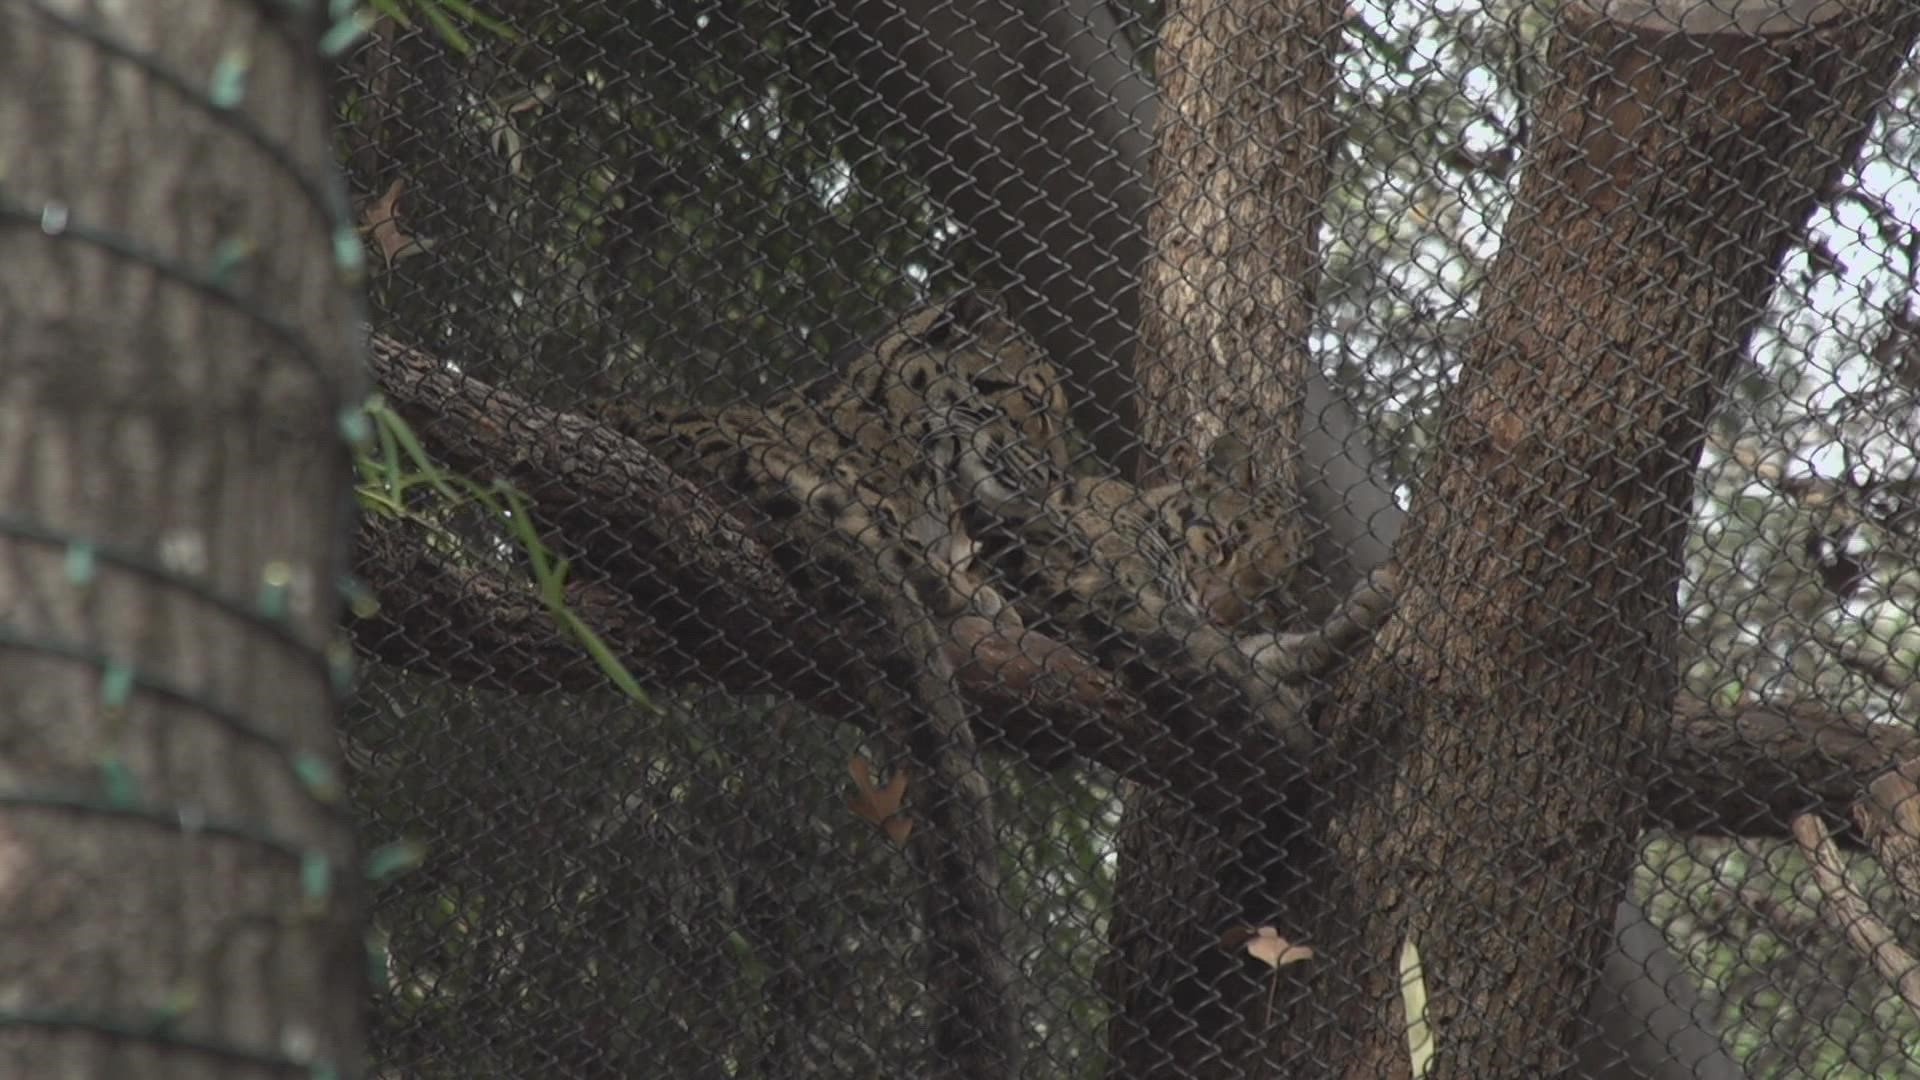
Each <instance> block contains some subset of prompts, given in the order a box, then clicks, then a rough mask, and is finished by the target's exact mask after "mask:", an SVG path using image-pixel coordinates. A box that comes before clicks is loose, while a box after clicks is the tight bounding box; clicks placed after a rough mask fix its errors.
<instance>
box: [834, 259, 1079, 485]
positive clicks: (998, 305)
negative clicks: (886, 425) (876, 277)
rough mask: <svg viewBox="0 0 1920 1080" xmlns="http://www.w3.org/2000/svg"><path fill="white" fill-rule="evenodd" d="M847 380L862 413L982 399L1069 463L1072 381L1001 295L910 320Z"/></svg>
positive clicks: (879, 341) (900, 412)
mask: <svg viewBox="0 0 1920 1080" xmlns="http://www.w3.org/2000/svg"><path fill="white" fill-rule="evenodd" d="M845 381H846V385H847V386H848V387H849V389H851V390H852V391H853V392H854V393H855V394H856V395H857V396H858V398H859V399H861V401H862V403H863V407H865V408H867V409H869V410H872V409H881V410H884V411H886V412H888V413H890V414H892V415H893V416H895V417H901V416H907V415H911V414H912V413H913V412H914V411H916V410H917V409H918V407H919V406H921V405H923V404H933V405H950V404H956V403H958V399H959V398H962V397H965V396H968V395H972V396H975V397H977V398H979V399H980V400H982V401H984V402H985V403H986V404H988V405H990V406H992V407H993V408H995V409H996V410H998V411H999V413H1000V414H1002V415H1004V416H1005V417H1006V418H1007V419H1008V420H1009V421H1011V422H1012V423H1013V424H1014V426H1015V427H1016V428H1018V430H1019V431H1020V433H1021V435H1022V436H1023V437H1024V438H1025V440H1026V441H1027V443H1028V444H1029V446H1030V447H1031V448H1032V449H1033V450H1034V451H1035V452H1037V453H1040V454H1042V455H1043V456H1044V457H1046V458H1048V459H1049V460H1051V461H1052V462H1053V463H1054V464H1056V465H1057V466H1059V467H1060V468H1061V469H1065V468H1066V466H1067V464H1068V460H1069V458H1068V454H1069V450H1068V443H1067V432H1068V430H1069V420H1068V409H1067V395H1066V387H1065V376H1064V374H1063V373H1062V372H1061V371H1060V369H1059V368H1057V367H1055V366H1054V365H1053V363H1052V362H1051V361H1049V360H1048V359H1047V357H1046V353H1045V352H1044V351H1043V350H1042V349H1041V347H1040V344H1039V343H1038V342H1036V341H1035V340H1034V339H1033V338H1032V337H1031V336H1030V335H1029V334H1027V333H1026V331H1024V330H1022V329H1021V328H1020V327H1019V326H1018V325H1017V324H1016V323H1015V322H1014V321H1013V319H1012V316H1011V315H1010V314H1009V313H1008V312H1007V309H1006V307H1005V305H1004V303H1003V302H1002V301H1001V299H1000V298H999V296H998V295H996V294H994V293H991V292H982V291H974V292H966V293H961V294H960V295H958V296H954V297H952V298H950V299H948V300H945V301H942V302H940V303H936V304H930V305H928V306H926V307H923V308H920V309H918V310H916V311H913V312H911V313H909V314H907V315H906V316H904V317H903V318H901V319H900V320H899V321H898V322H896V323H895V324H894V325H893V326H892V327H890V328H889V329H888V330H887V331H885V332H884V333H882V334H881V335H880V336H879V337H878V338H876V339H874V341H873V342H872V344H871V345H870V346H869V347H868V348H867V349H866V350H864V352H863V353H862V354H861V355H859V356H856V357H855V359H854V360H853V361H852V363H850V364H849V365H848V367H847V373H846V376H845ZM942 399H947V400H942Z"/></svg>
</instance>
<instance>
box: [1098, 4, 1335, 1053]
mask: <svg viewBox="0 0 1920 1080" xmlns="http://www.w3.org/2000/svg"><path fill="white" fill-rule="evenodd" d="M1342 15H1343V10H1342V8H1341V6H1340V5H1338V4H1329V3H1321V2H1318V0H1304V2H1297V0H1296V2H1283V3H1276V2H1273V0H1203V2H1198V3H1176V4H1172V5H1169V8H1168V10H1167V14H1166V18H1165V20H1164V22H1163V24H1162V28H1161V40H1160V51H1159V72H1160V83H1161V92H1162V93H1163V94H1164V95H1165V98H1166V100H1167V102H1169V103H1170V107H1168V108H1165V109H1162V110H1160V113H1159V115H1160V121H1161V122H1160V126H1159V132H1158V134H1159V154H1158V156H1157V157H1156V159H1155V162H1154V180H1155V184H1154V188H1155V190H1156V191H1157V192H1158V193H1159V196H1160V201H1159V203H1158V205H1157V206H1156V207H1155V210H1154V213H1153V214H1152V216H1151V217H1150V218H1149V222H1148V230H1147V236H1148V242H1149V246H1150V247H1151V249H1152V251H1153V255H1152V257H1151V258H1150V259H1149V261H1148V263H1147V266H1146V268H1145V273H1144V285H1143V289H1142V291H1141V304H1142V315H1143V318H1142V326H1141V331H1142V338H1141V343H1140V349H1139V351H1138V353H1137V354H1136V355H1137V359H1136V361H1135V365H1136V374H1137V377H1138V380H1139V383H1140V387H1141V394H1140V405H1141V408H1140V429H1141V434H1142V439H1143V449H1144V453H1143V455H1142V456H1143V458H1144V460H1145V462H1146V463H1147V465H1146V466H1145V468H1143V475H1145V476H1146V477H1148V478H1150V479H1154V480H1158V479H1163V478H1179V479H1190V478H1193V477H1194V476H1195V474H1196V473H1198V472H1200V471H1202V470H1203V468H1204V466H1203V465H1202V464H1201V463H1202V462H1203V461H1205V460H1206V459H1207V458H1208V456H1209V455H1210V453H1211V452H1212V450H1213V443H1214V441H1215V440H1216V439H1218V438H1219V437H1220V436H1222V435H1223V434H1226V433H1232V435H1233V437H1235V438H1236V439H1238V440H1239V441H1240V442H1242V443H1243V444H1245V446H1244V448H1245V449H1246V450H1247V451H1249V452H1250V460H1251V463H1252V465H1253V469H1252V470H1251V472H1252V474H1253V475H1250V476H1248V477H1245V478H1244V479H1243V480H1242V482H1243V483H1247V484H1249V486H1256V485H1260V484H1264V485H1271V486H1272V487H1273V488H1275V489H1278V490H1280V491H1284V492H1298V491H1299V490H1300V485H1299V478H1298V472H1299V470H1298V463H1299V457H1298V449H1299V445H1300V438H1299V433H1300V429H1301V426H1302V423H1301V421H1302V417H1301V402H1300V401H1299V400H1298V398H1299V393H1300V390H1301V388H1302V387H1303V386H1304V385H1305V382H1306V376H1307V372H1308V370H1309V369H1310V368H1313V367H1314V366H1315V365H1314V363H1313V360H1312V357H1311V355H1310V354H1309V352H1308V349H1307V339H1308V334H1309V332H1310V330H1311V328H1312V322H1313V286H1314V282H1315V281H1316V280H1317V277H1318V274H1317V271H1318V265H1317V263H1318V255H1319V246H1318V243H1317V238H1318V236H1319V223H1320V207H1321V202H1322V199H1323V198H1324V196H1325V194H1326V188H1327V183H1328V178H1329V175H1330V171H1331V170H1330V168H1329V161H1328V158H1327V154H1328V152H1329V151H1330V149H1331V147H1332V145H1333V138H1334V135H1335V123H1334V119H1335V118H1334V116H1333V114H1332V111H1331V109H1330V108H1329V103H1330V101H1331V89H1332V86H1333V79H1334V73H1333V56H1334V53H1333V48H1334V44H1335V42H1334V39H1335V38H1336V37H1337V35H1338V28H1339V22H1340V19H1341V18H1342ZM1296 521H1300V522H1301V525H1302V527H1301V528H1300V529H1299V531H1296V532H1295V533H1294V534H1293V535H1291V536H1288V537H1285V538H1284V540H1283V541H1282V542H1283V543H1285V544H1286V545H1287V546H1288V547H1289V548H1290V549H1291V552H1292V554H1293V556H1294V557H1296V558H1298V557H1300V556H1301V555H1304V554H1305V551H1304V548H1305V546H1306V543H1305V534H1304V528H1303V526H1304V521H1303V519H1301V518H1299V517H1298V516H1296ZM1302 584H1303V585H1304V584H1305V583H1304V582H1303V583H1302ZM1305 592H1306V590H1305V589H1297V590H1296V593H1299V594H1304V593H1305ZM1208 764H1213V763H1208ZM1293 780H1294V778H1291V777H1278V776H1276V777H1273V778H1272V782H1271V784H1270V785H1268V786H1267V787H1266V788H1265V789H1264V790H1260V789H1252V790H1249V792H1248V798H1247V800H1246V802H1245V803H1244V804H1242V805H1239V806H1235V807H1234V808H1232V810H1231V811H1230V812H1229V813H1228V814H1226V815H1221V814H1217V813H1207V812H1205V811H1204V810H1202V809H1200V808H1196V807H1195V806H1193V805H1191V804H1189V803H1187V802H1185V801H1183V800H1180V799H1177V798H1175V797H1173V796H1171V795H1169V794H1166V793H1163V792H1154V791H1148V790H1135V791H1134V792H1133V793H1132V794H1131V796H1130V797H1129V799H1128V801H1127V812H1126V820H1125V825H1124V828H1123V830H1122V834H1121V839H1120V860H1121V868H1122V869H1121V874H1120V878H1119V882H1118V885H1117V888H1116V892H1115V897H1114V911H1113V916H1112V922H1111V923H1110V927H1109V933H1108V939H1109V943H1110V946H1111V952H1110V954H1109V956H1108V958H1107V963H1106V967H1105V970H1104V971H1103V979H1102V981H1103V983H1104V984H1105V986H1104V988H1105V991H1106V994H1107V997H1108V998H1109V1000H1111V1001H1112V1002H1113V1006H1114V1018H1113V1020H1112V1021H1111V1022H1110V1024H1109V1026H1108V1046H1109V1053H1110V1055H1111V1057H1110V1061H1109V1075H1112V1076H1128V1077H1145V1076H1158V1075H1166V1073H1167V1071H1168V1067H1169V1065H1170V1064H1171V1065H1173V1066H1177V1067H1178V1068H1179V1069H1180V1070H1181V1071H1182V1072H1183V1073H1184V1074H1187V1075H1195V1076H1254V1075H1261V1074H1262V1073H1263V1072H1264V1071H1266V1067H1265V1066H1264V1065H1263V1064H1262V1058H1263V1057H1264V1056H1265V1054H1266V1052H1267V1050H1268V1047H1269V1043H1270V1042H1271V1040H1269V1039H1267V1038H1266V1036H1265V1032H1264V1031H1263V1030H1262V1026H1261V1024H1260V1022H1259V1015H1258V1014H1257V1013H1256V1014H1254V1015H1252V1016H1251V1017H1250V1016H1248V1015H1246V1014H1245V1013H1244V1011H1243V1009H1244V1006H1245V1005H1246V1004H1247V1003H1248V1002H1258V1003H1261V1004H1262V1006H1263V1007H1264V996H1263V995H1261V994H1259V993H1258V989H1259V986H1260V985H1261V980H1260V977H1259V976H1260V970H1259V968H1258V965H1256V964H1254V963H1251V962H1249V959H1248V957H1247V956H1246V955H1245V954H1243V953H1237V952H1229V951H1227V950H1225V949H1222V948H1220V947H1219V944H1218V943H1219V940H1220V936H1221V932H1222V931H1223V930H1225V929H1227V928H1229V927H1231V926H1235V925H1249V924H1254V925H1257V924H1260V923H1264V922H1266V921H1267V919H1266V918H1265V917H1264V913H1265V912H1266V911H1268V910H1271V909H1272V908H1274V907H1275V906H1277V900H1276V899H1274V898H1269V897H1263V896H1261V895H1259V894H1260V892H1261V891H1262V890H1263V889H1264V888H1265V887H1267V886H1269V885H1270V884H1273V883H1275V882H1278V881H1281V880H1283V879H1284V874H1282V873H1281V872H1280V871H1281V870H1282V869H1283V868H1284V867H1285V865H1286V864H1285V863H1284V862H1282V861H1281V860H1282V858H1283V856H1284V854H1285V850H1284V848H1283V847H1281V846H1279V844H1277V843H1276V841H1278V840H1281V839H1284V838H1283V837H1276V836H1275V835H1273V833H1272V830H1271V829H1269V828H1268V827H1267V826H1268V823H1269V821H1270V820H1271V819H1272V818H1273V817H1274V808H1275V807H1277V806H1279V805H1280V804H1281V803H1282V801H1283V795H1282V792H1283V790H1284V787H1285V785H1287V784H1289V783H1291V782H1292V781H1293ZM1290 884H1298V883H1297V882H1293V883H1290ZM1283 932H1286V931H1285V930H1283Z"/></svg>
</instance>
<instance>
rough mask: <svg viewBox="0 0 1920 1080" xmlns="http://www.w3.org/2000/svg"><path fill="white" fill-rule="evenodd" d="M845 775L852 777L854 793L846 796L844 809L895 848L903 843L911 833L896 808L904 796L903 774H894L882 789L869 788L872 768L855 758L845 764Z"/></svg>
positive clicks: (905, 778) (911, 828)
mask: <svg viewBox="0 0 1920 1080" xmlns="http://www.w3.org/2000/svg"><path fill="white" fill-rule="evenodd" d="M847 771H848V772H849V773H851V774H853V784H854V787H855V788H857V789H858V790H856V791H855V792H854V793H853V794H852V795H849V796H847V809H849V810H851V811H853V812H854V813H856V814H858V815H860V816H861V817H863V818H865V819H867V820H868V821H869V822H872V823H873V824H874V825H875V826H876V827H878V828H879V829H881V830H882V831H884V832H885V833H886V834H887V837H888V838H889V839H891V840H892V841H893V842H894V843H895V844H904V843H906V842H907V836H908V834H910V833H911V832H913V822H912V821H911V820H910V819H909V818H907V816H906V815H904V814H902V813H900V804H901V803H902V802H903V801H905V799H906V795H907V770H905V769H897V770H895V771H894V774H893V776H892V777H891V778H889V779H888V780H887V783H886V786H884V787H875V786H874V785H873V770H872V766H870V765H868V764H867V759H866V758H863V757H859V756H855V757H853V758H852V759H850V760H848V762H847Z"/></svg>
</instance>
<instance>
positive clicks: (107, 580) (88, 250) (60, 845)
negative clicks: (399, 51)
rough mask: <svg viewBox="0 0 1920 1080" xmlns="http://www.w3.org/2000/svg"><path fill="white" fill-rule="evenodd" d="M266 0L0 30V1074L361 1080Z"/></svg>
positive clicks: (315, 265)
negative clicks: (351, 1077) (330, 1073)
mask: <svg viewBox="0 0 1920 1080" xmlns="http://www.w3.org/2000/svg"><path fill="white" fill-rule="evenodd" d="M282 7H283V6H282V5H271V4H259V3H245V2H241V0H229V2H225V3H177V2H176V3H161V2H148V3H138V4H101V3H78V2H66V3H52V2H46V3H38V4H23V3H7V4H4V5H0V242H3V243H4V246H5V249H6V252H7V258H6V260H5V261H4V263H0V463H3V464H0V492H4V495H0V500H3V501H4V503H5V508H6V509H5V518H4V522H0V551H3V552H4V557H0V611H4V612H5V613H6V615H5V618H6V622H5V624H4V626H3V627H0V635H4V646H3V647H0V685H3V686H5V687H6V688H7V692H6V700H7V704H6V706H5V707H4V717H5V718H4V722H3V723H0V730H4V731H5V733H6V743H5V753H4V756H0V789H3V790H4V792H5V794H4V796H0V806H4V812H3V816H0V868H3V869H0V934H3V935H4V937H0V942H4V944H3V945H0V985H4V986H6V987H7V988H8V1004H7V1006H6V1010H7V1021H6V1029H5V1030H6V1036H5V1038H4V1039H0V1074H5V1075H8V1076H96V1075H97V1076H108V1075H111V1076H155V1077H161V1076H180V1077H185V1076H194V1077H268V1076H272V1077H284V1076H288V1075H291V1074H293V1073H294V1072H300V1073H302V1074H303V1075H304V1074H305V1073H306V1071H308V1070H309V1069H312V1070H313V1071H314V1072H315V1074H316V1075H317V1074H318V1072H319V1071H320V1067H321V1066H330V1067H331V1068H332V1069H333V1070H335V1071H338V1072H340V1073H341V1074H342V1075H347V1074H353V1073H357V1072H358V1071H359V1069H360V1067H361V1064H362V1062H361V1057H362V1046H363V1030H362V1012H363V1010H364V1008H365V980H366V953H365V950H364V947H363V945H362V942H361V923H360V918H359V916H360V911H361V908H360V903H359V899H360V895H359V894H360V889H359V887H358V884H359V874H360V872H359V866H358V863H357V861H356V859H355V852H354V846H353V843H352V836H351V831H350V828H349V819H348V818H347V816H346V811H345V808H344V807H342V806H341V805H340V803H339V802H338V787H337V781H336V780H335V779H333V778H332V777H331V776H329V773H330V772H331V771H332V763H333V762H334V761H335V760H336V758H337V746H336V743H335V738H334V732H333V724H332V721H333V716H334V707H335V704H336V702H335V696H334V695H335V691H336V680H335V678H334V677H333V675H332V673H331V667H330V664H329V663H328V660H327V656H328V653H327V652H326V651H325V650H326V648H327V645H328V643H329V642H330V641H332V640H333V635H334V634H335V632H336V629H337V626H338V619H339V614H340V605H339V602H338V599H337V582H338V580H339V576H340V574H341V573H342V571H343V569H344V567H345V565H346V561H345V560H346V554H347V547H346V541H347V539H348V536H347V532H346V526H347V519H348V516H349V514H350V511H351V505H352V504H351V500H350V498H349V497H348V491H349V487H348V485H349V482H350V480H349V477H350V471H349V455H348V451H347V447H346V446H345V445H344V444H343V441H342V438H341V435H340V428H339V423H340V417H341V415H342V411H343V410H344V409H345V408H347V407H348V406H349V405H351V404H354V403H356V402H357V401H358V397H359V372H358V370H357V366H356V350H355V347H354V336H353V326H354V319H353V317H352V312H351V310H350V307H351V305H350V299H349V296H348V292H347V290H346V289H345V288H344V287H343V285H342V278H341V274H340V272H339V270H338V269H337V268H336V265H335V261H334V255H333V252H334V246H333V245H334V240H335V237H336V236H339V235H347V236H351V233H350V232H347V230H348V229H349V228H350V225H349V224H347V223H345V221H344V216H343V215H342V214H341V213H340V212H339V204H337V203H334V202H332V201H331V198H330V197H327V196H324V194H323V193H331V192H333V191H334V190H335V189H334V188H333V186H332V184H331V180H330V173H331V170H332V168H333V165H332V155H331V148H330V145H329V130H330V124H329V117H328V115H327V111H326V109H325V107H324V97H325V82H324V79H323V72H322V67H321V63H320V57H319V53H318V46H317V30H318V28H317V26H316V25H314V23H312V22H309V21H299V22H296V21H294V17H293V16H290V15H288V16H281V15H278V14H274V13H277V12H279V11H280V10H281V8H282ZM68 20H73V21H72V22H69V21H68ZM216 94H217V95H219V100H217V101H216V100H213V99H212V98H211V97H210V95H216ZM243 127H246V128H251V129H253V131H252V133H251V134H248V133H246V132H243V130H242V128H243ZM296 172H297V174H298V175H297V176H296Z"/></svg>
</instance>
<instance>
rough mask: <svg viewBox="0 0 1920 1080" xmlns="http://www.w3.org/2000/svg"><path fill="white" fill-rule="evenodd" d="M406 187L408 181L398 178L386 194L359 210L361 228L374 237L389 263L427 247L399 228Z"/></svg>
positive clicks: (383, 256)
mask: <svg viewBox="0 0 1920 1080" xmlns="http://www.w3.org/2000/svg"><path fill="white" fill-rule="evenodd" d="M406 187H407V183H406V181H404V180H395V181H394V182H393V183H391V184H389V185H388V186H387V192H386V194H384V195H382V196H380V197H379V198H378V199H375V200H374V201H372V202H370V203H368V204H367V208H366V209H365V210H362V211H361V212H360V228H361V229H362V230H364V231H365V232H366V234H367V236H368V237H369V238H371V239H372V240H373V246H374V247H375V248H376V249H377V250H378V251H379V252H380V255H381V257H382V258H384V259H385V260H386V261H387V265H388V266H392V265H393V264H394V263H397V262H399V261H400V260H401V259H404V258H406V257H407V256H409V255H418V254H419V253H421V252H422V251H425V250H426V249H427V246H426V244H425V243H423V242H422V241H419V240H415V239H414V238H413V237H411V236H408V235H407V234H406V233H403V232H401V231H400V195H401V194H402V193H403V192H404V191H406Z"/></svg>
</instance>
